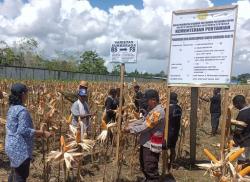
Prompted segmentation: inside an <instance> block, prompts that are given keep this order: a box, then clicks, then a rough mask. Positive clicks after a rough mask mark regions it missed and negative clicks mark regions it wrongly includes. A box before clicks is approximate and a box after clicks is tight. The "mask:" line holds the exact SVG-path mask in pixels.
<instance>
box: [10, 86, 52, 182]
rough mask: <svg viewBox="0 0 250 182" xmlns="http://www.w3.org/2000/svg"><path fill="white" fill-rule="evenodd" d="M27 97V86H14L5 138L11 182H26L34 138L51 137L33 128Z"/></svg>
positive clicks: (45, 132) (46, 132)
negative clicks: (26, 103)
mask: <svg viewBox="0 0 250 182" xmlns="http://www.w3.org/2000/svg"><path fill="white" fill-rule="evenodd" d="M27 97H28V89H27V87H26V86H25V85H23V84H21V83H16V84H14V85H12V87H11V94H10V96H9V105H10V107H9V110H8V113H7V124H6V138H5V152H6V154H7V156H8V157H9V159H10V166H11V168H12V170H11V173H10V175H9V178H8V181H9V182H26V179H27V178H28V176H29V168H30V161H31V159H32V151H33V139H34V136H36V137H42V136H44V137H46V138H48V137H49V136H50V135H51V133H50V132H48V131H44V132H43V131H42V130H35V129H34V128H33V123H32V119H31V116H30V114H29V112H28V110H27V108H26V107H25V105H24V104H25V102H26V100H27Z"/></svg>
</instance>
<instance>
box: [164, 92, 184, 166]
mask: <svg viewBox="0 0 250 182" xmlns="http://www.w3.org/2000/svg"><path fill="white" fill-rule="evenodd" d="M177 97H178V95H177V94H176V93H175V92H171V93H170V106H169V126H168V142H167V149H169V150H170V160H169V164H168V170H170V168H171V166H172V162H173V161H174V159H175V156H176V152H175V146H176V143H177V140H178V136H179V131H180V126H181V116H182V109H181V107H180V106H179V105H178V99H177Z"/></svg>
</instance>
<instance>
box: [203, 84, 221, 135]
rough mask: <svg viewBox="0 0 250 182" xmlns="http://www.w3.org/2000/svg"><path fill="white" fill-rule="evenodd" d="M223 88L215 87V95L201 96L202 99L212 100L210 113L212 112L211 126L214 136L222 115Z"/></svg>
mask: <svg viewBox="0 0 250 182" xmlns="http://www.w3.org/2000/svg"><path fill="white" fill-rule="evenodd" d="M220 91H221V89H220V88H215V89H214V90H213V96H212V97H211V98H209V99H207V98H202V97H200V99H201V100H203V101H206V102H210V114H211V126H212V132H211V134H212V136H215V135H216V133H217V130H218V127H219V122H220V116H221V94H220Z"/></svg>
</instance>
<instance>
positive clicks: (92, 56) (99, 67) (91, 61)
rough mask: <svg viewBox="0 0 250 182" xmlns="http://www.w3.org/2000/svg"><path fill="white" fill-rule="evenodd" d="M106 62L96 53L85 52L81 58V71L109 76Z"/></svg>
mask: <svg viewBox="0 0 250 182" xmlns="http://www.w3.org/2000/svg"><path fill="white" fill-rule="evenodd" d="M104 63H105V61H104V59H103V58H101V57H100V56H99V55H98V54H97V53H96V52H94V51H85V52H84V53H83V54H82V55H81V56H80V65H79V70H80V71H82V72H84V73H93V74H107V73H108V69H107V67H106V66H105V65H104Z"/></svg>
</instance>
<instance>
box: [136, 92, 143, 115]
mask: <svg viewBox="0 0 250 182" xmlns="http://www.w3.org/2000/svg"><path fill="white" fill-rule="evenodd" d="M142 97H143V94H142V92H141V91H138V92H137V93H136V94H135V100H134V104H135V107H136V111H137V112H139V109H140V103H141V99H142Z"/></svg>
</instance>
